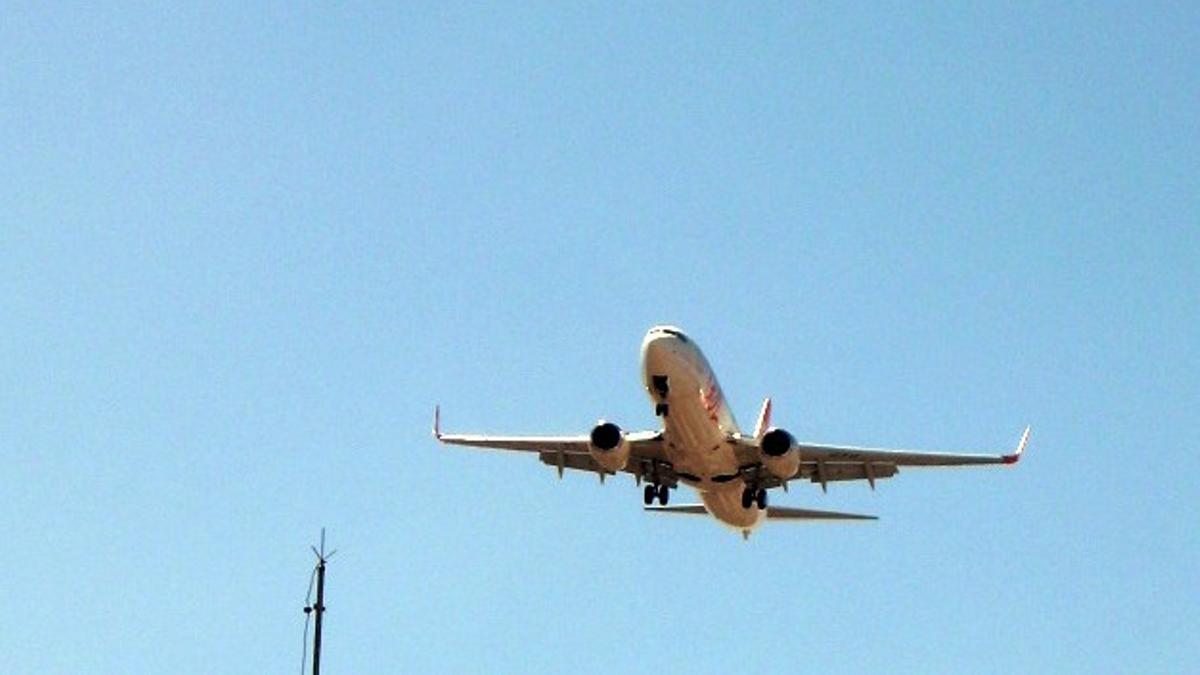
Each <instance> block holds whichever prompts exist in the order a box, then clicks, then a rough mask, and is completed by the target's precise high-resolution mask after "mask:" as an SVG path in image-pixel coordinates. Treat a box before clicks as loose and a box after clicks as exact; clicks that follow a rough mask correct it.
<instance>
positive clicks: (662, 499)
mask: <svg viewBox="0 0 1200 675" xmlns="http://www.w3.org/2000/svg"><path fill="white" fill-rule="evenodd" d="M669 501H671V488H669V487H667V486H666V485H659V486H658V503H659V504H662V505H663V506H666V505H667V502H669Z"/></svg>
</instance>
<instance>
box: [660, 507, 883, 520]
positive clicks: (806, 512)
mask: <svg viewBox="0 0 1200 675" xmlns="http://www.w3.org/2000/svg"><path fill="white" fill-rule="evenodd" d="M643 508H644V509H645V510H646V511H652V512H655V513H682V514H684V515H689V516H706V515H708V510H707V509H705V508H704V505H703V504H671V505H668V506H657V505H654V506H646V507H643ZM767 518H769V519H771V520H878V518H877V517H876V516H865V515H862V514H860V513H838V512H837V511H817V510H815V509H794V508H791V507H788V506H769V507H767Z"/></svg>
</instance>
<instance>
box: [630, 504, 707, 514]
mask: <svg viewBox="0 0 1200 675" xmlns="http://www.w3.org/2000/svg"><path fill="white" fill-rule="evenodd" d="M642 508H644V509H645V510H647V511H655V512H657V513H682V514H685V515H689V516H707V515H708V509H706V508H704V505H703V504H669V505H667V506H657V505H655V506H645V507H642Z"/></svg>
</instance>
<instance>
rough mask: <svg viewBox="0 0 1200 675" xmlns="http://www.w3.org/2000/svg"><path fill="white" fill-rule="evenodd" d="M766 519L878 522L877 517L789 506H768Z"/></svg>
mask: <svg viewBox="0 0 1200 675" xmlns="http://www.w3.org/2000/svg"><path fill="white" fill-rule="evenodd" d="M767 518H769V519H771V520H879V518H878V517H877V516H866V515H863V514H860V513H838V512H837V511H817V510H815V509H793V508H791V507H789V506H768V507H767Z"/></svg>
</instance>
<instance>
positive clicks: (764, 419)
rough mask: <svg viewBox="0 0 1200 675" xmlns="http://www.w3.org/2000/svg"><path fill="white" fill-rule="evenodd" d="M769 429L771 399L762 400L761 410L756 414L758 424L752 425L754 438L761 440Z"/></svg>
mask: <svg viewBox="0 0 1200 675" xmlns="http://www.w3.org/2000/svg"><path fill="white" fill-rule="evenodd" d="M770 428H771V399H770V397H768V398H766V399H763V404H762V410H760V411H759V412H758V422H757V423H755V425H754V437H755V438H757V439H762V437H763V434H765V433H767V429H770Z"/></svg>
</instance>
